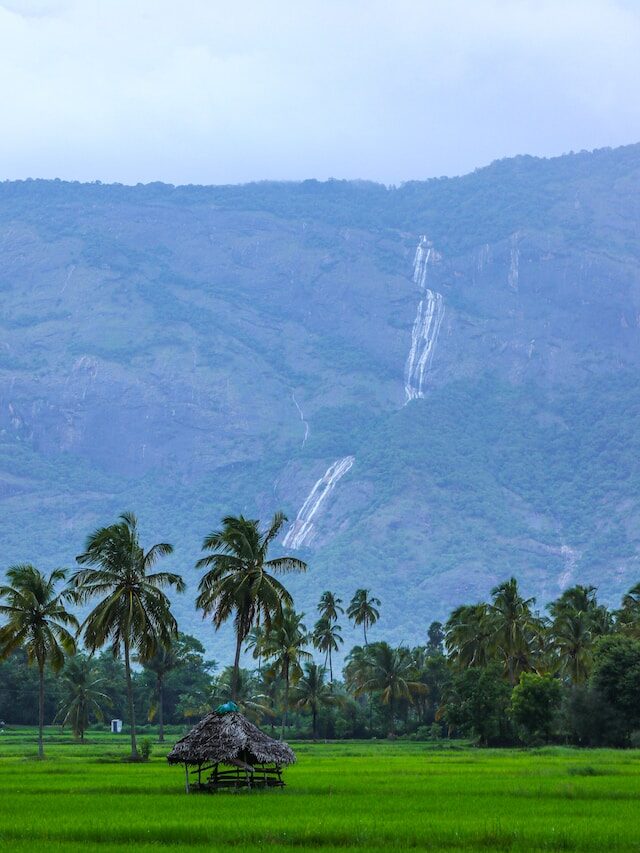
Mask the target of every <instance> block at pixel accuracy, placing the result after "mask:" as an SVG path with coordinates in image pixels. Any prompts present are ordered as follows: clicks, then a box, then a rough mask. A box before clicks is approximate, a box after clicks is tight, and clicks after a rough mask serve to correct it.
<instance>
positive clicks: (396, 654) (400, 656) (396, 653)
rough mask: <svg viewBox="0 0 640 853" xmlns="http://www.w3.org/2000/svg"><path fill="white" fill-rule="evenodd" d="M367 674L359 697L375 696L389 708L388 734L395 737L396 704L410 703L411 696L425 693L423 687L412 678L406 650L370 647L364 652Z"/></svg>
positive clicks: (386, 645)
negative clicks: (367, 663) (367, 661)
mask: <svg viewBox="0 0 640 853" xmlns="http://www.w3.org/2000/svg"><path fill="white" fill-rule="evenodd" d="M367 654H368V658H369V665H368V671H367V673H366V676H365V679H364V681H363V683H362V684H361V685H360V687H358V689H357V691H356V695H359V694H360V693H369V694H371V693H378V694H379V695H380V699H381V700H382V702H383V704H384V705H387V706H388V707H389V725H390V728H389V733H390V734H395V711H396V708H397V704H398V701H399V700H401V699H406V700H407V701H408V702H410V703H412V702H413V696H414V695H415V694H417V693H424V692H426V686H425V685H424V684H423V683H422V682H421V681H417V680H416V677H415V664H414V661H413V658H412V656H411V654H410V652H409V651H408V650H407V649H402V648H400V649H393V648H391V646H390V645H389V644H388V643H384V642H383V643H374V644H373V645H372V646H369V648H368V649H367Z"/></svg>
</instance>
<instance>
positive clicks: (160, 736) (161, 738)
mask: <svg viewBox="0 0 640 853" xmlns="http://www.w3.org/2000/svg"><path fill="white" fill-rule="evenodd" d="M163 706H164V681H163V678H162V676H158V742H159V743H164V707H163Z"/></svg>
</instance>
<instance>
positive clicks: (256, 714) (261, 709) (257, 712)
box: [212, 666, 273, 723]
mask: <svg viewBox="0 0 640 853" xmlns="http://www.w3.org/2000/svg"><path fill="white" fill-rule="evenodd" d="M232 683H233V667H232V666H227V667H225V668H224V669H223V671H222V672H221V673H220V676H219V678H217V679H216V681H215V683H214V686H213V692H212V699H213V703H212V704H213V705H214V706H215V705H218V704H219V703H221V702H228V701H229V699H231V689H232V687H231V685H232ZM260 687H261V686H260V682H259V679H257V678H256V677H255V675H254V674H253V673H252V672H250V671H249V670H248V669H242V668H240V669H239V670H238V675H237V680H236V698H235V699H234V700H232V701H234V702H235V703H236V704H237V705H238V707H239V708H240V711H241V712H242V713H243V714H244V715H245V716H246V717H249V719H251V720H253V721H254V722H256V723H259V722H261V721H262V719H263V718H264V717H265V716H273V710H272V708H271V704H270V699H269V697H268V696H267V695H266V694H265V693H263V692H262V690H261V689H260Z"/></svg>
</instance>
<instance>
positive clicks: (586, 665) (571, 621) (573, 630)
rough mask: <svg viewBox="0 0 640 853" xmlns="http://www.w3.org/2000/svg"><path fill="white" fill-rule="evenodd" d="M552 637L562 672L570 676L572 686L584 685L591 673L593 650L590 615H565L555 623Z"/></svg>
mask: <svg viewBox="0 0 640 853" xmlns="http://www.w3.org/2000/svg"><path fill="white" fill-rule="evenodd" d="M551 637H552V640H553V645H554V647H555V650H556V652H557V655H558V658H559V662H560V671H561V672H563V673H566V674H567V675H568V676H569V678H570V679H571V683H572V684H584V682H585V681H586V680H587V678H588V677H589V673H590V671H591V662H592V649H593V634H592V631H591V620H590V617H589V614H588V613H587V612H585V611H584V610H576V611H573V612H572V611H568V612H567V613H563V614H562V615H560V616H559V617H558V618H557V619H556V620H555V621H554V623H553V626H552V628H551Z"/></svg>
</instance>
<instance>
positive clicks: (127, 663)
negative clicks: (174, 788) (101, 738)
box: [124, 638, 138, 761]
mask: <svg viewBox="0 0 640 853" xmlns="http://www.w3.org/2000/svg"><path fill="white" fill-rule="evenodd" d="M124 669H125V673H126V676H127V700H128V703H129V725H130V726H131V758H132V759H133V760H134V761H135V760H136V759H137V758H138V746H137V744H136V711H135V708H134V705H133V684H132V683H131V658H130V654H129V640H128V638H126V639H125V641H124Z"/></svg>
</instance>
